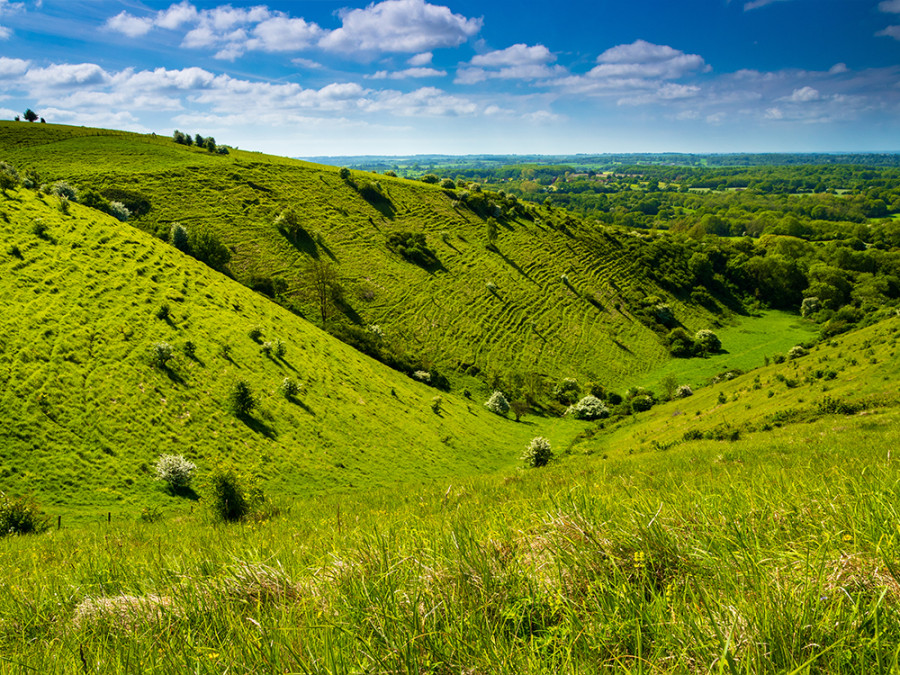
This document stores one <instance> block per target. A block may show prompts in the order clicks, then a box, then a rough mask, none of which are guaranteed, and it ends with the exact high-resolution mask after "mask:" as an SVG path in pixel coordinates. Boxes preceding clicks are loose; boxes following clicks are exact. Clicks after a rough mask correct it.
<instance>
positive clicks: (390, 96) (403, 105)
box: [364, 87, 478, 117]
mask: <svg viewBox="0 0 900 675" xmlns="http://www.w3.org/2000/svg"><path fill="white" fill-rule="evenodd" d="M364 109H365V110H366V111H367V112H390V113H392V114H394V115H399V116H401V117H420V116H428V117H458V116H469V115H474V114H475V113H477V112H478V105H477V104H476V103H474V102H473V101H470V100H468V99H466V98H462V97H460V96H454V95H452V94H448V93H447V92H445V91H443V90H441V89H438V88H436V87H423V88H421V89H417V90H415V91H412V92H409V93H406V94H405V93H402V92H399V91H382V92H379V93H378V94H377V96H376V98H375V100H374V101H372V102H368V103H367V104H366V105H365V106H364Z"/></svg>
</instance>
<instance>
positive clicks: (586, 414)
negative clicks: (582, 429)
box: [566, 394, 609, 420]
mask: <svg viewBox="0 0 900 675" xmlns="http://www.w3.org/2000/svg"><path fill="white" fill-rule="evenodd" d="M566 412H567V413H568V414H571V415H572V417H574V418H575V419H576V420H599V419H603V418H605V417H609V408H607V407H606V404H604V403H603V401H601V400H600V399H599V398H597V397H596V396H591V395H590V394H588V395H587V396H585V397H584V398H582V399H581V400H580V401H578V403H576V404H575V405H573V406H570V407H569V409H568V410H567V411H566Z"/></svg>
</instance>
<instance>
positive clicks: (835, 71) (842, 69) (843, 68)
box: [828, 63, 850, 75]
mask: <svg viewBox="0 0 900 675" xmlns="http://www.w3.org/2000/svg"><path fill="white" fill-rule="evenodd" d="M848 72H850V69H849V68H848V67H847V64H846V63H835V64H834V65H833V66H831V68H829V69H828V74H829V75H840V74H841V73H848Z"/></svg>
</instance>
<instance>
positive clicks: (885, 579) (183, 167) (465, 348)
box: [0, 123, 900, 675]
mask: <svg viewBox="0 0 900 675" xmlns="http://www.w3.org/2000/svg"><path fill="white" fill-rule="evenodd" d="M0 160H3V161H6V162H9V163H10V164H12V165H13V166H15V167H17V168H18V169H19V170H20V172H21V173H22V174H23V175H24V173H25V171H26V170H27V169H31V170H32V171H36V172H37V174H38V176H39V179H40V180H39V183H40V184H43V185H44V186H45V187H44V189H35V188H40V185H34V186H33V187H32V188H30V189H27V188H26V187H24V185H13V186H11V187H7V188H6V189H4V190H3V191H2V194H0V239H2V245H0V298H2V310H0V491H2V494H0V519H5V520H3V522H4V523H12V527H10V529H11V530H15V529H16V525H15V522H14V521H13V520H11V519H10V516H9V514H10V513H11V511H10V507H9V505H10V504H12V503H19V502H16V501H15V500H16V499H18V498H24V499H26V500H27V499H32V500H34V503H35V504H36V505H37V507H38V509H39V511H38V513H37V519H38V524H39V525H41V524H43V525H44V527H39V528H38V529H39V530H41V531H40V532H38V533H36V534H17V533H16V532H14V531H10V532H9V533H7V532H3V533H0V570H2V573H0V673H32V672H38V673H48V674H53V673H85V672H92V673H187V672H190V673H210V674H212V673H247V674H250V673H260V674H261V673H323V674H325V673H333V674H339V673H341V674H343V673H359V674H363V673H410V674H413V673H415V674H416V675H422V674H425V673H428V674H434V675H450V674H454V675H455V674H459V673H464V674H466V675H475V674H476V673H510V674H513V673H515V674H519V673H595V672H610V673H647V674H650V673H691V674H693V673H729V674H738V673H741V674H750V673H773V674H775V673H778V674H801V673H803V674H806V673H853V674H856V673H859V674H867V673H888V672H900V616H898V612H900V548H898V547H900V520H898V516H897V504H898V498H900V487H898V486H900V473H898V467H897V461H898V460H897V457H896V454H897V453H896V447H897V444H898V442H900V392H898V389H897V382H898V381H900V359H898V358H897V342H898V339H900V316H898V314H897V311H896V298H895V295H896V294H897V290H896V289H897V288H900V286H896V284H895V279H894V277H895V276H896V275H895V274H894V272H895V271H896V269H900V268H898V267H897V265H898V264H900V261H897V260H895V259H896V257H897V254H896V251H895V250H894V248H892V247H893V244H892V243H891V241H892V240H891V239H890V237H891V236H893V234H892V231H891V230H890V229H889V228H887V226H885V227H884V228H882V229H880V230H878V237H881V238H880V239H879V238H876V237H875V236H874V235H873V237H872V238H873V241H872V242H864V241H862V240H860V239H858V238H857V236H856V235H857V233H859V234H862V235H865V234H866V233H865V232H863V231H862V230H859V229H852V228H850V227H849V226H848V227H846V228H844V227H843V226H840V227H837V226H835V227H834V228H833V230H834V232H837V233H838V234H839V235H840V236H841V237H844V236H845V235H846V237H845V239H846V245H844V244H843V243H842V242H844V241H845V239H840V238H839V237H838V238H836V239H833V240H828V239H825V238H823V239H822V240H821V241H819V240H813V239H810V240H809V241H805V240H802V239H800V238H798V237H794V236H787V235H771V236H769V238H768V239H766V240H765V242H763V243H761V244H759V245H758V246H757V244H756V243H754V242H753V241H751V240H750V239H749V238H739V239H738V238H735V239H734V240H733V241H730V242H727V245H726V244H725V243H723V241H724V239H725V238H724V237H723V238H721V240H720V239H717V238H715V237H713V235H704V234H703V233H700V235H699V236H700V237H701V238H700V239H698V240H690V238H685V237H681V238H676V237H671V238H670V233H667V232H665V231H655V230H654V231H649V230H638V229H635V228H626V227H619V226H618V225H612V224H608V223H604V222H601V221H600V220H596V219H592V218H586V217H576V216H574V215H573V214H571V213H568V212H566V211H565V210H563V209H560V208H555V207H552V208H551V207H547V206H536V205H530V204H521V203H518V202H517V201H516V200H514V199H511V198H510V197H509V196H508V195H501V194H500V193H499V192H493V191H487V190H486V191H485V192H483V193H479V192H477V191H476V189H475V187H474V186H473V185H470V184H467V185H466V186H465V187H462V186H459V185H455V184H454V186H453V187H448V186H447V185H445V186H444V187H441V186H440V183H438V184H426V183H423V182H420V181H411V180H405V179H400V178H396V177H393V176H384V175H377V176H376V175H374V174H368V173H365V172H361V171H354V172H350V174H349V175H343V176H342V174H341V172H340V171H339V170H338V169H337V168H334V167H326V166H320V165H315V164H310V163H306V162H299V161H294V160H288V159H284V158H278V157H271V156H265V155H261V154H257V153H250V152H246V151H241V150H237V149H230V151H229V153H228V154H227V155H218V154H212V153H209V152H206V151H203V150H199V149H197V148H188V147H185V146H181V145H177V144H175V143H173V141H172V140H171V139H170V138H163V137H156V136H141V135H137V134H129V133H124V132H117V131H108V130H99V129H84V128H72V127H62V126H57V125H26V124H21V123H20V124H13V123H0ZM4 172H5V173H4ZM0 173H4V175H7V176H8V175H9V173H8V172H7V171H6V169H5V168H4V167H2V166H0ZM34 175H35V174H34V173H31V174H30V176H32V177H33V176H34ZM29 180H31V179H29ZM58 180H64V181H66V182H67V183H70V184H71V185H73V186H75V187H77V188H78V190H79V192H80V194H81V195H82V197H83V196H84V195H87V194H89V192H88V191H89V190H92V191H95V192H98V193H100V194H110V195H115V196H120V197H121V198H122V199H128V200H131V202H130V203H133V204H134V205H141V204H143V206H142V207H141V208H142V210H141V211H140V213H138V212H135V213H134V214H133V217H131V218H130V219H129V220H128V221H127V222H121V221H119V220H117V219H115V218H113V217H112V216H111V215H107V213H105V212H104V211H103V210H102V209H97V208H89V207H88V206H86V205H84V204H83V203H77V202H76V201H75V200H74V199H73V200H71V201H70V200H65V199H61V198H60V197H59V196H58V195H57V194H54V191H53V188H52V184H53V183H54V182H55V181H58ZM14 182H15V181H14ZM463 192H465V193H466V194H465V195H463ZM479 194H480V195H482V197H478V196H477V195H479ZM698 198H699V197H698ZM110 199H111V198H110ZM144 207H146V208H144ZM286 209H292V210H293V212H294V214H295V216H296V219H297V223H298V227H299V230H297V231H296V232H294V234H293V235H291V236H286V234H285V232H284V231H283V229H279V226H278V225H277V224H276V219H277V218H278V216H279V215H281V214H282V213H284V212H285V210H286ZM488 214H495V215H488ZM618 215H623V214H622V213H619V214H618ZM623 217H624V216H623ZM489 218H490V219H491V220H489ZM280 222H284V221H280ZM176 223H180V224H181V225H182V226H183V227H184V228H185V232H190V233H196V232H205V233H207V234H209V236H211V237H214V238H215V239H216V240H217V241H218V242H220V243H221V245H222V247H223V248H224V250H227V252H228V254H229V256H230V261H229V262H228V263H227V265H224V264H223V265H218V267H219V271H217V270H216V269H213V267H216V265H213V266H212V267H211V266H208V265H206V264H204V263H203V262H201V261H200V260H199V259H197V258H195V257H193V256H192V255H188V254H187V253H185V252H183V250H181V249H179V247H178V246H177V241H176V240H175V239H176V238H175V234H174V233H175V232H176V231H177V229H173V226H174V225H175V224H176ZM494 227H495V228H496V229H492V228H494ZM879 227H881V225H879ZM842 228H843V229H842ZM851 229H852V231H851ZM401 235H402V236H401ZM417 235H424V239H421V238H417ZM837 236H838V235H835V237H837ZM491 239H493V241H491ZM398 241H403V242H405V243H403V244H402V245H400V246H398V244H397V242H398ZM416 241H418V242H420V244H421V243H422V242H424V244H422V245H423V246H424V247H425V248H426V249H427V251H423V250H422V248H421V246H420V244H415V245H413V243H414V242H416ZM410 242H413V243H410ZM669 244H671V246H670V245H669ZM728 246H731V247H733V248H731V249H729V248H727V247H728ZM417 247H418V248H417ZM679 247H681V248H679ZM767 247H768V248H767ZM195 253H196V252H195ZM426 254H428V255H431V256H433V259H432V258H429V257H428V255H426ZM730 255H733V258H728V256H730ZM791 255H794V256H795V257H794V258H791V257H790V256H791ZM679 256H681V257H679ZM740 256H743V258H740ZM803 256H806V257H803ZM814 256H820V257H819V258H815V257H814ZM739 258H740V260H741V261H742V263H741V264H743V265H745V267H743V268H741V269H739V270H737V271H735V270H736V266H735V265H730V266H729V264H730V262H731V261H733V260H738V259H739ZM751 258H752V259H753V260H754V261H755V262H753V263H747V261H748V260H750V259H751ZM435 260H436V262H435ZM798 260H799V261H801V262H802V264H803V265H806V268H804V269H803V270H802V272H803V274H804V275H805V274H807V272H808V274H809V276H808V278H807V277H806V276H803V277H802V282H803V283H804V284H805V283H807V282H808V283H809V288H811V289H816V290H817V292H819V293H821V295H822V301H821V302H820V303H819V305H817V306H812V305H813V304H814V303H808V302H807V303H804V305H803V313H804V315H805V317H801V315H800V313H799V309H800V307H799V306H798V303H794V304H790V303H788V302H787V301H786V300H785V301H784V302H782V300H784V299H785V298H788V299H790V298H792V297H793V296H791V295H790V293H791V292H792V291H802V290H803V289H793V288H791V287H790V284H791V283H792V284H794V285H797V284H798V283H800V281H798V279H800V278H801V277H800V276H798V275H799V272H798V269H799V267H798V265H799V264H800V263H798V262H797V261H798ZM317 261H318V262H321V263H328V265H330V266H331V269H333V270H335V271H336V274H337V279H338V280H339V282H340V285H341V286H342V290H343V293H342V297H341V298H340V301H335V302H334V304H333V306H329V307H328V309H329V311H331V312H332V316H331V318H330V319H327V320H323V318H322V316H321V315H320V313H321V310H322V307H320V306H317V303H316V299H315V297H314V296H311V294H310V293H309V288H307V287H306V286H307V285H308V283H309V275H308V270H309V269H311V268H314V267H315V263H316V262H317ZM773 261H774V262H773ZM727 263H728V264H727ZM770 263H771V264H772V265H774V267H772V270H774V271H772V272H771V274H769V272H770V271H771V270H769V268H765V266H766V265H769V264H770ZM826 263H827V264H826ZM832 263H833V264H832ZM653 265H656V266H657V267H658V268H659V269H656V270H654V269H650V268H651V267H653ZM779 265H780V267H779ZM839 265H844V267H840V266H839ZM660 270H662V271H660ZM691 270H694V271H691ZM851 272H852V274H851ZM876 272H877V274H876ZM688 273H690V274H691V275H694V274H695V273H696V275H697V276H696V277H695V276H690V277H688V276H686V275H687V274H688ZM732 273H734V276H733V277H729V276H728V275H729V274H732ZM753 274H757V276H753ZM741 275H743V276H741ZM785 275H793V276H790V283H786V284H782V285H780V286H779V285H778V284H776V283H775V282H777V281H779V280H781V279H782V277H784V276H785ZM854 275H856V276H854ZM701 277H702V278H704V279H705V280H706V285H707V286H708V288H705V287H704V288H703V289H702V292H697V291H699V290H700V289H697V288H693V287H691V284H693V283H694V281H693V280H694V279H696V278H701ZM738 277H741V278H743V279H744V281H745V287H738V286H737V285H736V284H735V283H733V279H734V278H738ZM773 279H774V281H773ZM752 284H757V286H756V291H757V292H756V294H755V295H754V294H750V293H749V292H748V293H747V294H745V295H742V293H743V292H744V291H742V288H743V289H744V290H746V288H751V285H752ZM253 288H256V289H257V290H253ZM273 289H274V290H273ZM685 289H688V290H685ZM760 289H761V290H760ZM270 291H271V292H270ZM842 291H843V292H844V295H845V296H846V298H847V301H846V303H845V304H844V305H839V304H837V302H836V300H834V299H835V298H838V297H839V292H842ZM829 293H831V295H828V294H829ZM803 297H804V298H805V297H806V296H805V295H804V296H803ZM767 298H768V299H769V300H772V302H771V303H770V305H771V307H780V309H773V308H767V307H766V299H767ZM816 300H817V302H818V301H819V298H818V297H817V298H816ZM832 300H834V303H833V304H831V305H828V303H830V302H832ZM791 302H793V300H791ZM798 302H799V301H798ZM825 305H828V306H825ZM673 327H678V328H683V329H684V334H685V335H686V336H688V338H689V339H690V337H691V336H694V335H695V334H696V332H697V331H698V330H700V329H704V328H712V329H714V330H715V332H716V334H717V335H718V338H719V339H720V340H721V343H722V344H721V347H722V348H721V349H720V350H716V349H713V350H712V353H704V354H700V355H698V354H697V353H695V354H694V356H693V357H692V358H673V357H672V356H671V354H670V348H671V344H670V338H671V337H672V333H671V332H670V330H671V329H672V328H673ZM323 328H324V329H325V330H323ZM342 331H344V333H342ZM347 331H350V332H351V334H356V335H358V334H365V335H366V336H367V338H366V339H367V340H369V341H370V344H374V345H376V346H377V347H378V349H379V350H383V351H384V352H389V353H390V354H392V355H394V356H396V357H397V359H398V360H400V361H402V360H403V359H405V361H403V363H415V364H419V367H421V368H422V369H423V370H422V371H421V372H406V371H404V370H403V368H399V367H398V368H390V367H388V365H385V364H384V363H382V362H379V361H377V360H375V359H373V358H370V357H369V356H366V355H365V354H364V353H362V352H361V351H357V350H356V349H354V348H353V347H351V346H350V345H349V344H347V343H345V342H342V341H341V340H339V339H337V337H335V335H341V334H346V332H347ZM353 331H356V333H353ZM697 342H698V343H699V339H698V340H697ZM701 351H702V350H701ZM401 357H402V358H401ZM383 360H387V359H383ZM429 369H430V370H429ZM438 372H440V373H445V374H446V375H447V377H448V379H449V383H448V386H445V387H443V388H437V387H436V386H429V385H428V384H427V383H426V381H427V380H429V378H430V377H431V373H438ZM568 377H571V378H577V379H578V382H579V385H580V386H581V390H580V393H579V394H578V396H579V397H580V396H581V395H583V394H587V393H589V392H596V394H597V396H600V397H602V398H603V399H604V403H603V410H604V414H603V415H602V416H599V418H598V419H594V420H590V421H589V420H581V419H576V418H575V414H574V412H575V410H574V409H569V410H567V403H565V402H563V401H562V400H561V397H560V395H559V393H558V392H556V391H555V390H554V386H555V385H556V384H558V383H562V378H568ZM664 381H665V382H667V383H668V384H669V385H672V383H678V384H679V385H689V389H682V390H680V395H679V396H675V395H674V394H675V390H674V389H672V391H670V392H668V395H667V392H666V391H665V389H666V387H665V386H664V385H663V382H664ZM433 384H437V383H436V382H433ZM635 387H647V388H649V389H652V390H653V391H654V392H655V397H654V398H652V399H651V398H649V397H648V396H647V395H646V394H643V393H641V391H640V390H638V389H635ZM514 388H518V389H520V390H522V391H525V390H528V389H529V388H531V389H532V391H530V392H529V394H530V395H531V396H532V397H533V400H530V401H529V405H528V406H526V407H524V408H518V414H517V413H514V412H513V411H511V412H509V413H507V414H505V415H498V414H495V413H494V412H491V411H490V410H488V409H487V408H486V407H485V405H484V403H485V402H486V401H487V400H488V397H489V396H491V394H492V392H494V390H495V389H500V390H504V391H506V392H507V393H509V394H510V399H511V400H512V399H514V397H515V396H522V397H523V398H527V395H526V394H524V393H522V392H521V391H520V392H518V393H517V394H513V389H514ZM670 388H671V387H670ZM236 391H244V392H249V394H250V396H249V398H250V399H252V402H253V405H252V406H249V405H248V406H244V407H241V405H239V404H238V403H237V401H239V400H242V401H244V402H246V401H247V398H246V397H245V398H243V399H238V398H236V397H235V392H236ZM641 400H643V401H645V402H647V405H646V407H647V408H649V409H646V410H642V409H641V406H640V405H638V404H637V403H638V402H639V401H641ZM514 402H521V399H516V400H515V401H514ZM598 403H599V401H598ZM518 417H521V419H518ZM536 437H543V438H545V439H546V440H547V441H548V442H549V444H550V447H551V449H552V451H553V456H552V458H551V460H550V461H549V463H548V464H547V465H546V466H539V467H535V466H529V465H528V463H527V462H525V461H523V453H524V451H525V450H526V447H527V446H528V445H529V443H530V442H531V441H532V439H535V438H536ZM168 454H172V455H183V456H184V457H185V458H187V460H189V461H190V462H193V463H194V464H196V467H195V473H194V476H193V479H192V481H190V482H189V484H188V485H184V486H180V487H178V489H176V488H175V487H171V488H167V487H166V485H165V483H164V482H162V481H160V480H158V476H157V471H156V468H155V466H156V462H157V460H158V458H159V457H160V456H161V455H168ZM230 468H233V469H236V470H237V471H238V472H239V474H240V479H241V480H243V481H245V483H244V485H243V487H241V488H240V489H236V490H235V493H234V494H237V495H238V496H239V497H241V498H243V497H244V496H246V497H247V499H248V500H250V501H251V502H252V508H249V509H248V511H247V513H245V514H243V517H240V518H235V520H234V522H226V521H225V520H224V519H223V518H222V517H220V516H221V513H222V512H221V510H220V511H216V507H217V505H221V503H222V500H221V499H219V498H218V497H217V495H219V496H221V494H225V493H222V492H221V491H220V492H219V493H217V492H216V489H217V488H216V487H215V486H216V483H215V481H216V480H217V478H216V477H217V476H221V475H222V473H221V472H222V471H223V470H227V469H230ZM236 480H237V479H236ZM248 485H255V486H256V488H258V490H257V489H252V488H249V487H247V486H248ZM228 494H230V493H228ZM228 494H226V497H225V501H226V506H227V500H228V499H234V497H233V495H232V496H230V497H229V496H228ZM251 497H252V499H251Z"/></svg>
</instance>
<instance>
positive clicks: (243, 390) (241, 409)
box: [228, 380, 256, 417]
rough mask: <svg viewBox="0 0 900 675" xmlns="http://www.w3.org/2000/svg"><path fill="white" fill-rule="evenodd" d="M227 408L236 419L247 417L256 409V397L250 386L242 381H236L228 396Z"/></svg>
mask: <svg viewBox="0 0 900 675" xmlns="http://www.w3.org/2000/svg"><path fill="white" fill-rule="evenodd" d="M228 407H229V408H230V409H231V412H233V413H234V414H235V415H237V416H238V417H244V416H245V415H249V414H250V413H251V412H252V411H253V409H254V408H255V407H256V397H255V396H254V395H253V390H252V389H250V385H249V384H247V383H246V382H244V380H238V381H237V382H235V384H234V387H232V389H231V392H230V393H229V394H228Z"/></svg>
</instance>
